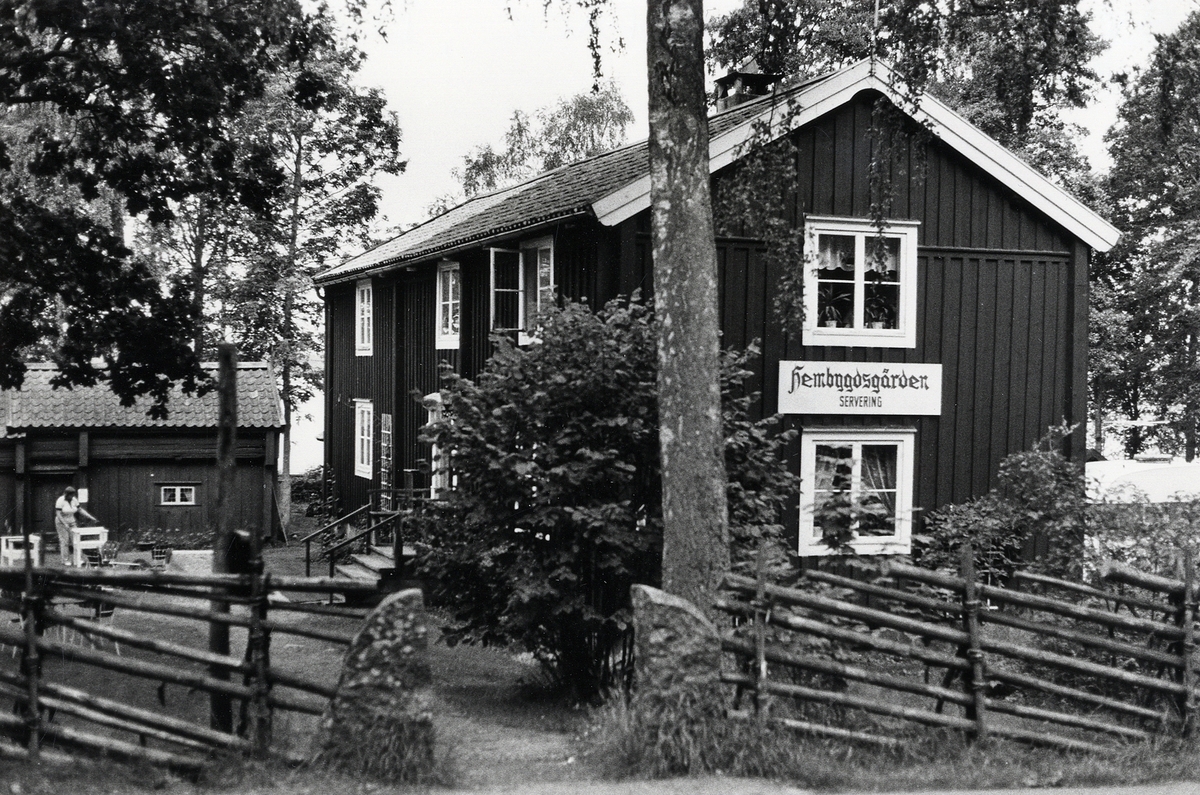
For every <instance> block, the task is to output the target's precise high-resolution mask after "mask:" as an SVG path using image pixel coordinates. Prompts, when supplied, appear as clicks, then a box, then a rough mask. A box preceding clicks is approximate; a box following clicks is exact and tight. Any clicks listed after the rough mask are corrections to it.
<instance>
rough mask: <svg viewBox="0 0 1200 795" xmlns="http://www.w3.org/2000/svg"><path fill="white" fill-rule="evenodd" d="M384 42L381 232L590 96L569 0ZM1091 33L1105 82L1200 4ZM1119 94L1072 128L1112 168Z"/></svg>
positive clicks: (315, 418)
mask: <svg viewBox="0 0 1200 795" xmlns="http://www.w3.org/2000/svg"><path fill="white" fill-rule="evenodd" d="M645 3H646V0H610V2H609V9H608V11H607V12H606V13H607V18H606V19H605V20H604V23H603V30H604V35H605V38H604V40H603V41H602V46H603V58H602V67H603V71H604V74H605V76H606V78H608V79H612V80H614V81H615V82H616V83H617V85H618V87H619V88H620V89H621V91H622V93H623V95H624V97H625V101H626V102H627V103H628V104H629V106H630V108H631V109H632V110H633V112H634V116H635V123H634V126H633V128H632V129H630V131H629V140H631V141H634V140H638V139H641V138H645V137H646V134H647V128H646V102H647V100H646V19H645V13H646V11H645V8H646V5H645ZM740 4H741V0H709V1H708V2H706V3H705V4H704V7H705V16H706V18H711V17H712V16H714V15H716V14H722V13H727V12H728V11H730V10H732V9H733V8H736V7H737V6H739V5H740ZM391 6H392V8H391V20H390V22H389V23H388V24H387V38H386V40H384V39H382V38H380V37H379V36H377V35H374V34H370V35H367V36H365V38H364V39H363V41H362V43H361V45H362V47H363V49H364V51H365V52H366V54H367V61H366V64H365V65H364V67H363V69H362V71H361V73H360V82H361V83H362V84H363V85H365V86H378V87H380V88H382V89H383V90H384V92H385V94H386V96H387V98H388V103H389V106H390V107H391V109H392V110H394V111H395V112H396V113H397V115H398V116H399V119H400V126H401V129H402V130H403V136H404V140H403V143H402V147H403V152H404V156H405V157H406V158H407V159H408V168H407V170H406V172H405V173H404V174H401V175H399V176H395V177H384V178H383V179H381V180H380V183H379V184H380V187H381V188H382V189H383V211H384V213H385V214H386V216H387V219H388V222H389V224H392V225H396V224H398V225H401V226H404V227H407V226H410V225H412V224H415V223H418V222H420V221H423V220H425V218H426V217H427V216H426V212H425V208H426V207H427V206H428V205H429V204H430V203H431V202H432V201H433V200H434V198H436V197H437V196H440V195H442V194H445V193H449V192H451V191H452V190H453V189H454V188H455V181H454V179H453V177H452V176H451V170H452V169H453V168H454V167H455V166H457V165H459V164H461V162H462V157H463V155H464V154H466V153H467V152H469V151H471V149H472V148H473V147H475V146H478V145H480V144H484V143H491V144H493V145H498V144H500V143H501V142H502V139H503V136H504V132H505V130H507V129H508V124H509V120H510V118H511V117H512V114H513V111H515V110H523V111H525V112H527V113H530V112H533V111H535V110H537V109H538V108H541V107H545V106H547V105H551V104H553V103H554V102H556V101H557V100H558V99H560V98H563V97H568V96H571V95H573V94H577V93H579V92H581V91H587V90H589V89H590V88H591V86H592V60H591V54H590V52H589V51H588V47H587V35H588V25H587V18H586V17H585V16H584V14H583V13H582V12H580V11H579V10H578V9H577V8H575V4H574V1H573V0H550V3H549V5H548V6H545V5H544V3H543V0H391ZM1085 7H1087V8H1088V9H1089V10H1090V11H1091V12H1092V15H1093V29H1094V30H1095V31H1096V32H1097V34H1098V35H1100V36H1101V37H1102V38H1104V39H1106V40H1108V41H1109V42H1110V47H1109V48H1108V50H1107V51H1106V52H1105V53H1104V54H1102V55H1101V56H1100V57H1099V58H1098V59H1097V61H1096V63H1095V64H1094V67H1095V69H1096V70H1097V72H1098V73H1099V74H1100V75H1101V76H1102V77H1107V76H1109V75H1111V74H1113V73H1115V72H1120V71H1125V70H1128V69H1130V68H1132V67H1134V66H1136V65H1138V64H1141V63H1143V62H1144V61H1145V60H1146V58H1147V57H1148V56H1149V54H1150V52H1151V50H1152V49H1153V47H1154V39H1153V34H1154V33H1166V32H1170V31H1172V30H1174V29H1175V28H1176V27H1178V26H1179V24H1180V23H1181V22H1182V21H1183V19H1184V18H1185V17H1186V16H1187V15H1188V14H1189V13H1190V12H1192V11H1194V10H1197V9H1198V8H1200V0H1086V4H1085ZM1119 99H1120V97H1119V94H1118V92H1117V91H1116V90H1115V89H1111V88H1110V89H1105V90H1101V91H1099V92H1097V97H1096V101H1095V102H1094V103H1093V104H1092V106H1091V107H1089V108H1088V109H1086V110H1083V111H1077V112H1073V113H1071V114H1070V116H1069V119H1070V120H1071V121H1074V122H1075V123H1077V124H1080V125H1082V126H1083V127H1085V128H1086V129H1087V130H1088V138H1087V140H1086V141H1085V142H1084V146H1083V149H1084V152H1085V154H1087V155H1088V156H1089V158H1090V159H1091V161H1092V163H1093V164H1094V165H1095V166H1097V167H1099V168H1106V167H1107V165H1108V161H1107V157H1106V155H1105V151H1104V144H1103V135H1104V132H1105V131H1106V130H1107V129H1108V128H1109V127H1110V126H1111V125H1112V123H1113V121H1114V120H1115V118H1116V109H1117V104H1118V102H1119ZM303 411H304V412H305V413H308V414H310V415H311V416H312V420H310V421H303V420H301V421H300V422H298V424H297V426H296V428H295V431H294V445H293V462H292V471H293V472H302V471H304V470H306V469H308V468H309V467H312V466H316V465H318V464H320V463H321V450H320V445H319V443H317V442H316V441H315V437H316V434H317V433H318V432H319V428H320V425H321V419H320V417H321V408H320V406H319V405H317V404H313V405H310V406H305V407H304V409H303Z"/></svg>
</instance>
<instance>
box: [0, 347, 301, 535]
mask: <svg viewBox="0 0 1200 795" xmlns="http://www.w3.org/2000/svg"><path fill="white" fill-rule="evenodd" d="M55 374H56V371H55V369H54V367H53V366H52V365H44V364H31V365H29V370H28V371H27V373H26V376H25V383H24V384H23V385H22V387H21V389H19V390H15V391H9V392H0V518H2V520H3V521H2V525H3V530H4V533H5V534H9V533H14V534H15V533H20V532H21V530H22V528H23V527H25V526H29V527H30V528H31V530H32V532H34V533H42V534H44V537H46V538H53V537H54V501H55V500H56V499H57V498H58V497H59V496H60V495H61V494H62V492H63V489H64V488H65V487H67V486H74V487H75V488H76V489H78V490H79V493H80V500H81V502H83V503H84V507H85V508H87V510H88V511H89V512H90V513H92V514H94V515H95V516H96V518H97V519H99V520H100V523H101V524H102V525H104V526H105V527H107V528H109V531H110V532H113V533H117V534H121V537H124V538H127V537H129V534H130V532H131V531H138V530H155V529H172V530H175V529H178V530H183V531H203V530H206V529H208V528H211V527H214V526H215V524H216V503H217V462H216V454H217V393H216V390H212V391H210V392H209V393H208V394H206V395H203V396H195V395H184V394H183V393H182V392H180V391H176V392H175V393H173V394H172V396H171V400H170V403H169V404H168V411H169V416H168V418H167V419H165V420H155V419H151V418H150V417H149V416H148V415H147V413H146V408H147V404H146V403H145V402H142V401H139V402H138V403H137V404H135V405H133V406H130V407H123V406H121V404H120V402H119V400H118V399H117V397H116V395H114V394H113V393H112V391H111V390H109V389H108V388H107V387H106V386H103V385H101V386H96V387H76V388H74V389H55V388H53V387H52V386H51V383H50V382H51V379H52V378H53V377H54V375H55ZM213 374H214V375H215V372H214V373H213ZM281 417H282V409H281V406H280V401H279V393H278V390H277V389H276V386H275V377H274V374H273V373H272V371H271V369H270V367H268V366H267V365H265V364H262V363H243V364H240V365H238V426H239V427H238V436H237V447H236V455H237V463H236V468H235V476H234V477H235V484H236V485H235V489H234V494H233V500H232V507H233V512H234V513H233V516H234V521H235V525H234V527H237V528H244V529H259V530H270V529H271V528H273V527H274V525H275V524H276V523H277V512H276V508H275V500H274V488H275V476H276V459H277V450H278V444H279V433H280V431H281V429H282V419H281Z"/></svg>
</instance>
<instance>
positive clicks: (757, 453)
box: [421, 299, 796, 700]
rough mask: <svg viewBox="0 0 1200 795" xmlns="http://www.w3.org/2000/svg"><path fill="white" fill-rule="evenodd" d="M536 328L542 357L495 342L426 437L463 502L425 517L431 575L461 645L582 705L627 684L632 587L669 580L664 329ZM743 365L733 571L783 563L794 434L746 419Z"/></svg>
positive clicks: (610, 323)
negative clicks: (515, 651)
mask: <svg viewBox="0 0 1200 795" xmlns="http://www.w3.org/2000/svg"><path fill="white" fill-rule="evenodd" d="M540 322H541V329H542V331H541V336H542V342H540V343H538V344H534V345H530V346H526V347H517V346H515V345H513V344H512V343H511V342H510V341H508V340H507V339H506V338H498V339H497V343H498V347H497V350H496V353H495V355H494V356H493V357H492V358H491V359H490V360H489V362H488V364H487V366H486V367H485V369H484V371H483V372H482V373H480V374H479V377H478V379H477V380H476V381H474V382H472V381H469V380H467V379H464V378H462V377H461V376H459V375H456V374H454V373H453V372H446V373H445V378H446V387H445V389H444V390H443V392H442V396H443V401H444V403H443V406H444V411H445V417H444V419H442V420H441V421H439V422H436V423H434V424H433V425H432V426H431V427H430V428H429V429H428V431H427V437H428V440H429V441H430V442H432V443H433V444H435V445H436V446H437V447H438V449H439V450H444V451H449V454H450V457H451V460H452V467H453V471H454V472H455V474H456V476H457V487H456V488H455V489H454V490H453V491H451V492H450V493H449V494H448V495H447V498H446V500H445V502H444V503H442V504H437V505H433V506H431V508H430V509H429V510H430V513H429V515H428V516H427V517H426V519H427V521H428V533H429V542H430V546H429V552H428V555H427V556H426V557H425V559H424V561H423V563H422V564H421V565H422V567H423V569H424V571H425V573H426V574H427V575H428V578H429V581H430V582H434V583H437V585H436V589H437V596H438V598H439V599H441V600H443V601H445V602H447V603H448V604H450V605H451V606H452V607H453V609H454V625H453V626H452V627H450V628H449V629H448V633H449V635H448V636H449V637H450V638H451V639H452V640H454V641H457V640H465V641H468V642H480V643H484V644H492V643H497V644H508V643H514V642H515V643H519V644H521V645H522V646H523V647H524V648H526V649H527V650H528V651H530V652H532V653H533V654H534V656H535V657H536V658H537V659H538V660H539V661H540V662H541V663H542V664H543V666H544V667H545V669H546V671H547V672H548V673H549V674H550V675H551V676H552V677H553V679H554V680H555V681H556V682H557V683H558V684H561V685H563V686H565V687H566V688H568V689H569V690H570V691H571V692H572V693H573V695H574V696H575V697H576V698H579V699H583V700H587V699H592V698H595V697H596V696H598V695H599V694H601V693H602V692H603V691H604V690H605V689H606V688H608V687H611V686H613V685H615V684H618V683H619V682H620V678H621V677H622V676H623V675H624V674H625V673H626V672H625V671H624V670H622V669H621V668H620V666H619V665H618V666H616V667H614V665H613V658H614V655H617V654H618V652H619V650H620V649H621V648H622V644H623V643H625V642H626V639H627V632H628V627H629V613H628V610H629V586H630V585H632V584H633V583H638V582H640V583H651V584H656V583H657V582H658V581H659V578H660V566H661V562H660V561H661V545H662V507H661V500H662V484H661V475H660V464H659V452H658V450H659V448H658V419H659V418H658V411H657V404H656V399H655V397H656V369H657V368H656V358H655V357H656V346H655V321H654V314H653V310H652V308H651V307H650V306H649V305H648V304H646V303H643V302H641V301H639V300H636V299H635V300H633V301H629V302H623V303H619V302H613V303H610V304H609V305H608V306H606V307H604V308H603V309H601V310H600V311H598V312H592V311H591V310H590V309H589V308H588V307H586V306H584V305H581V304H573V303H568V304H567V305H566V306H565V307H564V308H562V309H553V310H551V311H549V312H547V313H546V314H545V315H544V316H542V317H541V318H540ZM744 361H745V360H744V358H743V357H738V356H733V355H728V356H727V357H726V361H725V367H724V370H723V379H722V382H723V394H724V398H725V400H724V423H725V437H726V444H725V461H726V466H727V468H728V471H729V485H728V491H727V493H728V499H729V505H730V510H729V521H730V526H731V535H732V536H733V538H734V544H735V559H739V558H740V559H741V560H742V561H745V559H746V558H747V557H748V555H749V550H753V549H755V548H756V547H757V544H758V542H759V540H760V539H765V540H766V541H768V542H771V543H772V545H773V546H772V549H773V550H774V555H775V559H776V561H779V560H780V559H782V556H783V554H784V553H783V551H782V546H781V544H780V543H779V542H780V539H781V537H782V534H783V527H782V524H781V516H782V512H783V510H784V509H785V507H786V506H787V505H788V504H789V501H790V500H792V499H794V493H795V486H796V482H795V477H794V476H793V475H792V474H790V473H789V472H788V471H787V469H786V467H785V465H784V464H783V460H782V459H783V450H784V447H785V445H786V444H787V443H788V441H789V440H790V439H791V434H790V433H777V432H776V429H775V427H774V426H775V421H774V419H773V418H771V419H766V420H758V421H755V420H752V419H751V415H750V406H751V403H752V401H753V400H754V399H755V396H754V395H751V394H747V393H746V392H745V390H744V384H745V381H746V378H747V377H748V376H749V372H748V371H747V370H745V369H744V367H743V363H744ZM739 550H740V553H739ZM743 565H744V564H743Z"/></svg>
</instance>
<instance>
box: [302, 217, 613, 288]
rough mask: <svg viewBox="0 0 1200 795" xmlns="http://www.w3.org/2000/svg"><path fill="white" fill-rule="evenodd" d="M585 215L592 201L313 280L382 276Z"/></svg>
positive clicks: (330, 281) (324, 282)
mask: <svg viewBox="0 0 1200 795" xmlns="http://www.w3.org/2000/svg"><path fill="white" fill-rule="evenodd" d="M581 216H588V217H591V216H593V212H592V207H591V205H580V206H577V207H572V208H570V209H568V210H563V211H561V212H557V213H551V214H549V215H543V216H537V217H535V218H533V219H530V220H528V221H526V222H523V223H519V224H508V225H506V226H503V227H499V228H496V229H491V230H488V231H486V232H480V233H478V234H475V235H470V236H468V237H464V238H460V239H458V240H452V241H451V242H449V243H446V244H444V245H441V246H432V247H430V248H428V249H418V250H417V251H415V252H410V253H407V254H402V255H399V256H396V257H392V258H390V259H387V260H383V261H382V262H376V263H371V264H369V265H365V266H363V267H362V268H361V269H355V270H350V271H344V272H342V273H339V274H337V275H335V276H329V277H324V276H320V275H318V276H315V277H313V283H314V284H316V285H319V286H321V287H327V286H329V285H334V284H343V283H345V282H351V281H357V280H358V279H365V278H369V277H371V276H378V275H381V274H384V273H387V272H389V271H393V270H396V269H397V268H402V267H405V266H408V265H416V264H419V263H421V262H424V261H426V260H430V259H434V258H437V259H442V258H444V257H447V256H449V255H451V254H457V253H459V252H461V251H466V250H467V249H471V248H477V247H478V246H480V245H483V244H485V243H488V242H491V241H495V240H502V239H504V238H507V237H513V236H515V235H521V234H525V233H528V232H531V231H533V230H535V229H537V228H539V227H542V226H548V225H550V224H556V223H561V222H562V221H566V220H569V219H571V218H579V217H581Z"/></svg>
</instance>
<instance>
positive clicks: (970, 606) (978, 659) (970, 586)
mask: <svg viewBox="0 0 1200 795" xmlns="http://www.w3.org/2000/svg"><path fill="white" fill-rule="evenodd" d="M959 573H960V574H961V575H962V578H963V583H964V586H963V629H964V630H966V632H967V637H968V640H967V660H968V661H970V663H971V667H970V669H969V670H968V671H967V674H966V676H965V677H964V684H965V685H966V688H967V695H968V696H971V698H972V702H971V703H970V704H968V705H967V708H966V713H967V715H966V717H967V720H972V721H974V722H975V739H976V740H984V739H986V738H987V700H986V696H985V691H986V687H987V680H986V678H985V675H984V665H983V650H982V649H981V648H980V645H981V644H980V635H979V607H980V602H979V594H978V591H977V589H976V587H975V551H974V549H973V548H972V547H971V545H970V544H967V545H966V546H964V547H963V548H962V560H961V563H960V566H959Z"/></svg>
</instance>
